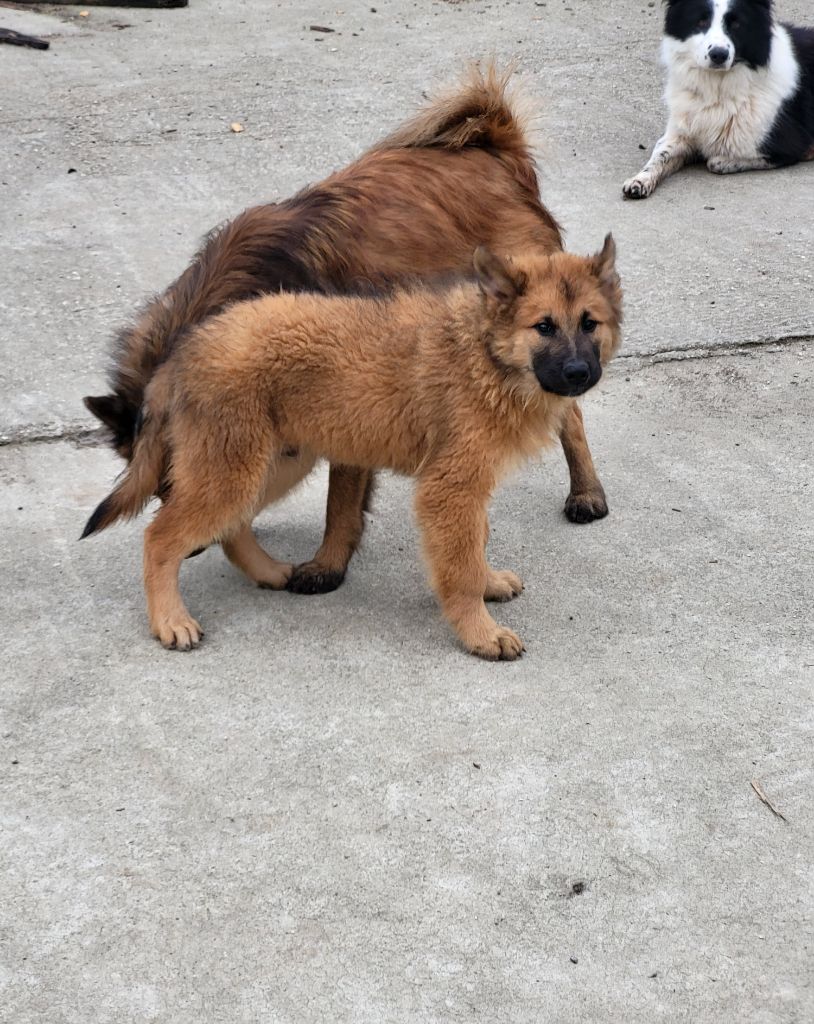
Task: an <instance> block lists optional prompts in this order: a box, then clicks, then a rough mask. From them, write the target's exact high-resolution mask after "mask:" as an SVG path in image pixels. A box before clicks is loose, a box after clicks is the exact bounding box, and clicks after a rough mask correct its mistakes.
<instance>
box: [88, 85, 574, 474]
mask: <svg viewBox="0 0 814 1024" xmlns="http://www.w3.org/2000/svg"><path fill="white" fill-rule="evenodd" d="M479 244H485V245H488V246H490V247H492V248H494V249H495V250H497V251H499V252H507V251H524V250H528V249H538V250H542V251H548V252H551V251H554V250H557V249H560V248H561V244H562V241H561V235H560V229H559V226H558V225H557V223H556V221H555V220H554V219H553V218H552V217H551V215H550V214H549V213H548V211H547V210H546V209H545V207H544V206H543V205H542V204H541V203H540V200H539V197H538V182H537V175H536V171H535V167H534V162H533V160H532V157H531V154H530V151H529V141H528V137H527V133H526V130H525V128H524V125H523V123H522V120H521V118H520V117H519V116H518V114H517V111H516V109H515V107H514V104H513V103H512V101H511V100H510V98H509V97H508V95H507V81H506V77H505V76H504V77H501V76H499V75H498V74H497V73H496V72H495V71H494V70H493V69H489V70H487V71H486V72H485V73H481V72H479V71H473V72H472V73H471V75H470V77H469V79H468V80H467V81H466V82H465V83H464V84H463V85H462V86H461V87H459V88H458V89H457V90H455V91H454V92H453V93H451V94H450V95H449V96H447V97H442V98H441V99H439V100H438V101H436V102H434V103H432V104H430V105H429V106H428V108H427V109H426V110H425V111H424V112H423V113H422V114H420V115H419V116H418V117H416V118H415V119H414V120H413V121H411V122H409V123H408V124H406V125H405V126H403V127H402V128H401V129H399V130H398V131H396V132H395V133H394V134H393V135H391V136H390V137H389V138H387V139H385V140H384V141H383V142H381V143H379V144H378V145H377V146H375V147H374V148H373V149H371V150H369V151H368V152H367V153H366V154H364V155H363V156H362V157H361V158H360V159H359V160H357V161H356V162H355V163H353V164H351V165H350V166H349V167H347V168H344V169H343V170H341V171H338V172H337V173H335V174H333V175H331V176H330V177H329V178H327V179H326V180H325V181H324V182H322V183H320V184H318V185H315V186H312V187H310V188H307V189H305V190H304V191H302V192H300V193H299V194H298V195H296V196H294V197H293V198H291V199H288V200H286V201H284V202H282V203H278V204H269V205H266V206H257V207H253V208H252V209H249V210H246V211H245V212H244V213H242V214H240V215H239V216H238V217H236V218H235V219H234V220H233V221H231V222H230V223H228V224H226V225H225V226H224V227H221V228H219V229H217V230H215V231H214V232H212V234H210V235H209V236H208V238H207V239H206V241H205V242H204V245H203V247H202V248H201V250H200V251H199V253H198V254H197V256H196V257H195V259H194V261H193V263H192V264H191V266H190V267H189V268H188V269H187V270H186V271H185V272H184V273H183V274H182V275H181V276H180V277H179V278H178V280H177V281H175V282H174V283H173V284H172V285H170V287H169V288H168V289H167V291H166V292H164V293H163V294H162V295H159V296H157V297H156V298H155V299H153V300H152V301H151V302H150V303H149V304H148V305H147V307H146V308H145V309H144V311H143V312H142V314H141V315H140V317H139V318H138V320H137V321H136V323H135V324H134V325H132V326H131V327H128V328H126V329H125V330H123V331H122V332H121V334H120V335H119V340H118V347H117V351H116V354H115V356H114V366H113V370H112V374H111V384H112V394H110V395H106V396H102V397H94V398H87V399H86V400H85V401H86V405H87V407H88V408H89V409H90V411H91V412H92V413H93V414H94V415H95V416H97V417H98V418H99V419H100V420H102V422H103V423H105V424H106V425H107V426H108V427H109V428H110V430H111V432H112V435H113V444H114V447H115V448H116V450H117V451H118V452H119V453H120V454H121V455H122V456H123V457H125V458H127V459H130V457H131V456H132V444H133V438H134V435H135V432H136V428H137V423H138V418H139V410H140V409H141V406H142V403H143V399H144V391H145V388H146V386H147V384H148V383H149V381H150V379H151V378H152V376H153V373H154V372H155V370H156V368H157V367H158V366H159V365H160V364H161V363H162V362H163V360H164V359H166V357H167V356H168V355H169V354H170V353H171V352H172V350H173V348H174V346H175V344H176V342H177V340H178V338H179V337H181V336H182V335H183V334H184V333H185V332H186V331H188V330H189V328H190V327H192V326H194V325H195V324H198V323H200V322H202V321H203V320H205V319H206V318H207V317H209V316H211V315H213V314H215V313H217V312H219V311H220V310H222V309H223V308H224V307H225V306H227V305H229V304H231V303H233V302H236V301H238V300H242V299H246V298H250V297H253V296H257V295H262V294H265V293H268V292H274V291H279V290H285V291H305V290H307V291H323V292H325V291H328V292H332V291H337V290H339V291H344V290H351V289H353V288H355V287H357V286H360V285H361V286H364V285H367V284H371V285H374V286H378V285H382V284H386V283H389V282H392V281H394V280H397V279H398V278H401V277H404V276H412V275H431V274H438V273H444V272H446V271H461V270H465V269H468V268H469V267H470V265H471V259H472V252H473V251H474V249H475V248H476V246H477V245H479Z"/></svg>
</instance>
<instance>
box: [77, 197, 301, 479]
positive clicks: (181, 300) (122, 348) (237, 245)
mask: <svg viewBox="0 0 814 1024" xmlns="http://www.w3.org/2000/svg"><path fill="white" fill-rule="evenodd" d="M295 220H296V218H295V213H294V211H292V210H290V209H289V208H288V206H287V204H285V203H281V204H279V205H278V206H272V205H270V206H255V207H252V208H251V209H248V210H244V211H243V213H241V214H239V216H237V217H235V218H234V220H231V221H229V222H228V223H227V224H224V225H222V226H221V227H219V228H216V229H215V230H214V231H212V232H211V233H210V234H209V235H208V236H207V237H206V239H205V240H204V243H203V245H202V246H201V248H200V250H199V251H198V253H197V255H196V256H195V258H194V259H193V261H192V263H191V264H190V266H189V267H188V268H187V269H186V270H185V271H184V273H183V274H182V275H181V276H180V277H179V278H178V279H177V280H176V281H175V282H173V284H171V285H170V286H169V288H168V289H167V290H166V292H164V293H163V294H162V295H158V296H156V297H155V298H154V299H152V300H151V301H150V302H149V303H148V304H147V306H146V307H145V308H144V310H143V311H142V313H141V315H140V316H139V317H138V319H137V320H136V322H135V323H134V324H132V325H131V326H129V327H126V328H125V329H124V330H123V331H121V332H120V334H119V336H118V339H117V343H116V351H115V353H114V357H113V368H112V373H111V384H112V388H111V391H112V393H111V394H108V395H100V396H93V397H88V398H86V399H85V400H84V401H85V406H86V407H87V409H88V410H89V411H90V412H91V413H93V415H94V416H95V417H96V418H97V419H99V420H101V422H102V423H103V424H104V425H105V426H106V427H107V428H108V430H109V431H110V434H111V439H112V442H113V447H114V449H115V450H116V451H117V452H118V453H119V454H120V455H121V456H122V457H123V458H125V459H127V460H128V461H129V460H130V458H131V457H132V455H133V445H134V439H135V434H136V424H137V421H138V416H139V410H140V409H141V407H142V404H143V402H144V392H145V390H146V388H147V385H148V384H149V382H150V380H151V379H152V377H153V374H154V373H155V371H156V369H157V368H158V367H159V366H160V365H161V364H162V363H163V361H164V360H165V359H166V358H167V357H168V355H169V354H170V353H171V352H172V351H173V349H174V348H175V345H176V343H177V342H178V340H179V338H181V337H182V336H183V335H184V334H185V333H186V332H187V331H188V330H189V329H190V328H191V327H194V326H195V325H196V324H199V323H201V322H202V321H203V320H205V319H207V318H208V317H210V316H213V315H215V314H216V313H219V312H220V311H221V310H222V309H223V308H224V306H226V305H229V304H231V303H232V302H238V301H240V300H242V299H248V298H253V297H254V296H256V295H261V294H263V293H264V292H266V291H269V290H276V289H285V290H288V291H297V290H301V289H302V288H303V287H304V286H306V285H307V284H308V283H309V282H310V278H311V274H310V272H309V270H308V268H307V266H306V265H305V263H304V262H303V261H302V260H301V259H299V258H298V255H297V253H296V250H295V248H294V247H293V246H292V223H293V222H294V221H295ZM295 226H296V225H295ZM295 241H296V239H295Z"/></svg>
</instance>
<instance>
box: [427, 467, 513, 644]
mask: <svg viewBox="0 0 814 1024" xmlns="http://www.w3.org/2000/svg"><path fill="white" fill-rule="evenodd" d="M460 477H461V475H460V473H456V472H455V471H454V469H452V470H451V471H449V472H447V473H444V472H436V473H434V474H432V475H431V476H425V477H424V478H422V479H421V481H420V483H419V486H418V493H417V495H416V511H417V514H418V522H419V525H420V527H421V531H422V534H423V537H424V545H425V549H426V553H427V561H428V563H429V568H430V574H431V579H432V583H433V586H434V588H435V591H436V593H437V594H438V598H439V600H440V602H441V608H442V610H443V613H444V615H445V616H446V618H447V619H448V621H449V622H450V623H451V625H452V627H453V628H454V629H455V631H456V633H457V634H458V636H459V637H460V639H461V642H462V643H463V645H464V647H466V649H467V650H468V651H471V652H472V653H473V654H477V655H478V656H479V657H481V658H486V659H488V660H489V661H514V660H516V659H517V658H519V657H520V656H521V654H522V653H523V651H524V647H523V642H522V641H521V640H520V638H519V637H518V636H517V634H516V633H514V632H512V630H510V629H506V628H505V627H504V626H499V625H498V624H497V623H496V622H495V620H494V619H493V618H492V616H491V615H490V614H489V612H488V611H487V610H486V605H485V604H484V595H485V594H486V593H487V590H488V589H489V584H490V582H494V579H493V574H490V570H489V568H488V566H487V564H486V556H485V552H484V537H485V536H486V532H487V530H488V525H487V519H486V503H487V501H488V499H489V488H483V489H476V488H475V487H472V489H465V488H466V484H464V482H463V481H462V480H461V478H460ZM468 483H470V482H468ZM470 486H471V483H470Z"/></svg>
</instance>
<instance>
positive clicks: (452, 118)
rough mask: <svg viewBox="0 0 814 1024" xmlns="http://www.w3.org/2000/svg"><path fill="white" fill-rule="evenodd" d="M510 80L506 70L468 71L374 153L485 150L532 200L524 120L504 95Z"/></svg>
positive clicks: (514, 101) (533, 188)
mask: <svg viewBox="0 0 814 1024" xmlns="http://www.w3.org/2000/svg"><path fill="white" fill-rule="evenodd" d="M512 74H513V71H512V69H508V70H506V71H498V70H497V68H496V67H495V66H494V64H491V63H490V64H488V65H487V66H486V67H485V68H483V69H482V68H480V67H479V66H477V65H473V66H472V67H470V69H469V70H468V72H467V74H466V75H465V77H464V78H463V80H462V81H461V82H460V83H459V84H458V85H457V86H455V87H454V88H452V89H450V90H449V91H447V92H445V93H442V94H441V95H439V96H438V97H437V98H435V99H434V100H431V101H430V102H429V103H428V104H427V106H426V107H425V108H424V109H423V110H422V111H420V112H419V113H418V114H417V115H416V116H415V117H414V118H413V119H412V120H411V121H408V122H407V123H406V124H404V125H402V127H401V128H397V129H396V131H395V132H393V133H392V134H391V135H388V136H387V138H385V139H383V140H382V141H381V142H380V143H379V144H378V145H377V146H375V147H374V149H376V150H379V151H381V150H387V149H410V148H412V149H422V148H430V147H434V148H438V149H449V150H461V149H466V148H467V147H471V148H477V149H485V150H488V151H489V152H491V153H492V154H493V155H494V156H496V157H498V158H499V159H501V160H503V161H504V162H506V163H509V164H511V165H512V167H513V169H514V171H515V175H516V177H517V178H518V179H519V180H520V182H521V183H522V184H523V185H524V187H526V188H528V189H529V190H530V191H531V192H533V193H534V195H535V196H536V195H537V191H538V182H537V174H536V170H535V167H534V160H533V158H532V155H531V144H530V141H529V130H528V123H527V122H528V118H527V117H525V116H524V115H523V114H522V112H521V110H520V104H519V102H518V100H517V98H516V97H514V96H512V95H511V93H510V89H509V82H510V80H511V78H512Z"/></svg>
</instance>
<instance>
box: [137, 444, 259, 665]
mask: <svg viewBox="0 0 814 1024" xmlns="http://www.w3.org/2000/svg"><path fill="white" fill-rule="evenodd" d="M254 434H255V436H254V438H253V443H247V444H246V445H245V446H243V445H240V444H235V443H233V444H232V445H231V446H229V445H228V443H227V444H218V443H217V441H218V439H217V437H215V438H214V443H212V444H210V445H209V446H207V449H206V451H207V452H209V453H212V452H217V453H218V454H217V455H213V454H209V455H208V457H207V456H205V455H203V454H202V452H200V451H197V450H195V449H194V448H193V447H192V446H190V447H184V446H183V445H181V446H179V447H178V448H176V450H175V453H174V461H173V468H172V474H173V480H172V490H171V491H170V495H169V498H168V499H167V501H166V502H165V503H164V504H163V505H162V506H161V508H160V509H159V511H158V513H157V514H156V517H155V519H154V520H153V522H152V523H151V524H150V526H149V527H148V528H147V530H146V531H145V534H144V588H145V591H146V594H147V613H148V615H149V619H150V628H151V630H152V633H153V635H154V636H156V637H158V639H159V640H160V641H161V643H162V644H163V645H164V647H167V648H170V649H175V650H179V651H188V650H191V649H192V648H193V647H196V646H197V644H198V642H199V640H200V638H201V636H202V635H203V633H202V630H201V627H200V625H199V624H198V622H196V620H195V619H193V618H192V616H191V615H190V614H189V612H188V611H187V609H186V607H185V605H184V602H183V600H182V598H181V592H180V590H179V588H178V572H179V570H180V567H181V563H182V562H183V560H184V559H185V558H186V557H187V555H189V554H190V553H191V552H192V551H194V550H195V549H196V548H200V547H205V546H206V545H208V544H211V543H212V542H213V541H216V540H221V539H222V538H224V537H229V536H232V535H233V534H235V533H236V532H237V531H238V529H239V528H240V526H241V524H242V523H245V522H246V521H247V520H248V519H250V518H251V515H252V513H253V511H254V509H255V508H256V507H257V501H258V495H260V494H261V493H262V488H263V483H264V481H265V478H266V473H267V472H268V466H269V459H270V454H271V451H273V447H272V445H271V444H270V443H267V442H268V441H270V438H266V437H264V436H263V435H262V434H260V432H258V431H255V432H254ZM233 438H234V439H235V440H241V438H239V436H238V432H237V431H236V430H235V432H234V434H233Z"/></svg>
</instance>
